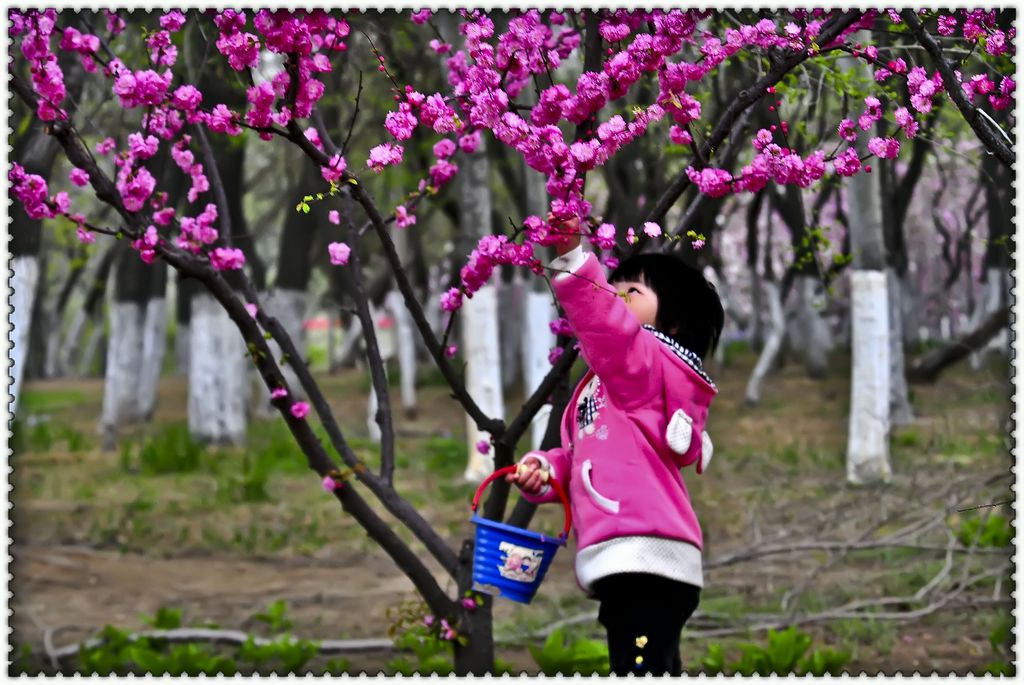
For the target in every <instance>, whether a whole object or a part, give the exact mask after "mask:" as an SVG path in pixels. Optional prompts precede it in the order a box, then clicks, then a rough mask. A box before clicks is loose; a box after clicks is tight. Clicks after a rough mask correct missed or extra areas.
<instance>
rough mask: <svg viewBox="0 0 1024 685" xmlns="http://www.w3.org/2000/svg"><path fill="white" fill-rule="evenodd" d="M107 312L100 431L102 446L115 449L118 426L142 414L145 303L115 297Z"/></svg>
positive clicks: (135, 419)
mask: <svg viewBox="0 0 1024 685" xmlns="http://www.w3.org/2000/svg"><path fill="white" fill-rule="evenodd" d="M108 312H109V316H110V325H109V326H108V328H109V331H110V333H109V335H110V337H109V339H108V341H107V364H106V372H105V374H104V383H103V409H102V411H101V414H100V433H101V435H102V436H103V448H104V449H113V448H114V447H115V446H116V444H117V433H118V429H119V428H120V427H121V426H123V425H125V424H128V423H133V422H135V421H138V420H139V418H141V413H140V411H139V383H140V380H141V372H142V335H143V334H142V325H143V321H144V318H145V316H144V312H143V308H142V305H140V304H138V303H137V302H118V301H116V300H115V301H113V302H111V303H110V306H109V310H108Z"/></svg>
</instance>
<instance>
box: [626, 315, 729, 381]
mask: <svg viewBox="0 0 1024 685" xmlns="http://www.w3.org/2000/svg"><path fill="white" fill-rule="evenodd" d="M643 327H644V329H646V330H648V331H650V332H651V333H653V334H654V337H655V338H657V339H658V340H660V341H661V342H663V343H665V345H667V346H668V348H669V349H670V350H672V351H673V352H674V353H675V355H676V356H677V357H679V358H680V359H682V360H683V362H684V363H685V364H686V365H687V366H689V367H690V368H691V369H693V370H694V371H696V372H697V375H698V376H700V377H701V378H703V379H704V380H705V381H706V382H707V384H708V385H710V386H711V387H712V388H715V387H716V386H715V382H714V381H713V380H711V376H709V375H707V373H705V372H704V363H703V362H702V361H701V360H700V357H699V356H697V353H696V352H694V351H693V350H688V349H686V348H685V347H683V346H682V345H680V344H679V343H677V342H676V341H675V340H673V339H672V338H670V337H669V336H667V335H665V334H664V333H662V332H661V331H659V330H658V329H657V328H655V327H654V326H650V325H648V324H644V325H643Z"/></svg>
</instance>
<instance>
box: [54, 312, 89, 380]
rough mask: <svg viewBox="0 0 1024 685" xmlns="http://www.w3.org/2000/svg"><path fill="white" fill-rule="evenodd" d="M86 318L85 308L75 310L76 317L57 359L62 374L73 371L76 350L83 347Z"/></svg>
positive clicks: (72, 320) (72, 321)
mask: <svg viewBox="0 0 1024 685" xmlns="http://www.w3.org/2000/svg"><path fill="white" fill-rule="evenodd" d="M86 318H87V317H86V312H85V309H83V308H81V307H80V308H78V309H77V310H76V311H75V316H74V318H73V319H71V326H70V327H69V328H68V334H67V335H66V336H65V337H64V340H63V343H62V344H61V346H60V356H59V358H58V360H57V368H58V369H60V372H61V374H68V373H71V366H72V360H73V359H74V356H75V351H76V350H80V349H81V348H82V342H83V341H82V333H83V331H84V330H85V322H86Z"/></svg>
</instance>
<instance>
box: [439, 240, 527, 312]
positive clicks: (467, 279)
mask: <svg viewBox="0 0 1024 685" xmlns="http://www.w3.org/2000/svg"><path fill="white" fill-rule="evenodd" d="M499 264H511V265H514V266H525V267H529V268H530V269H532V270H533V271H534V272H536V273H542V272H543V270H542V267H541V264H540V260H538V259H536V258H535V257H534V256H533V246H532V245H519V244H517V243H513V242H511V241H510V240H509V239H508V236H504V235H485V236H484V237H483V238H481V239H480V241H479V242H478V243H477V246H476V249H474V250H473V252H472V253H471V254H470V255H469V260H468V261H467V262H466V265H465V266H463V267H462V270H461V271H460V272H459V276H460V277H461V279H462V286H463V289H464V292H465V294H467V295H468V296H470V297H472V296H473V293H475V292H476V291H478V290H479V289H480V288H481V287H483V285H484V284H485V283H486V282H487V281H489V280H490V278H491V274H492V273H493V272H494V269H495V267H497V266H498V265H499Z"/></svg>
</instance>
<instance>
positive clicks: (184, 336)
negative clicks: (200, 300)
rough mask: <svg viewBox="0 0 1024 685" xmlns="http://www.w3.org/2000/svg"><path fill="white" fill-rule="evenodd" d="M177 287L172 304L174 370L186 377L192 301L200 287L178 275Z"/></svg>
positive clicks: (190, 335) (193, 281) (190, 279)
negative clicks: (175, 324)
mask: <svg viewBox="0 0 1024 685" xmlns="http://www.w3.org/2000/svg"><path fill="white" fill-rule="evenodd" d="M177 285H178V288H177V297H176V299H175V302H174V315H175V317H177V327H176V333H175V335H174V370H175V372H176V373H177V374H178V375H181V376H187V375H188V373H189V370H188V367H189V359H190V356H191V349H192V329H191V323H192V299H193V298H194V297H195V296H196V295H197V294H198V292H199V289H200V288H201V286H200V285H199V283H198V282H197V281H196V280H195V279H193V278H185V277H183V276H182V275H181V274H180V273H179V274H178V279H177Z"/></svg>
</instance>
